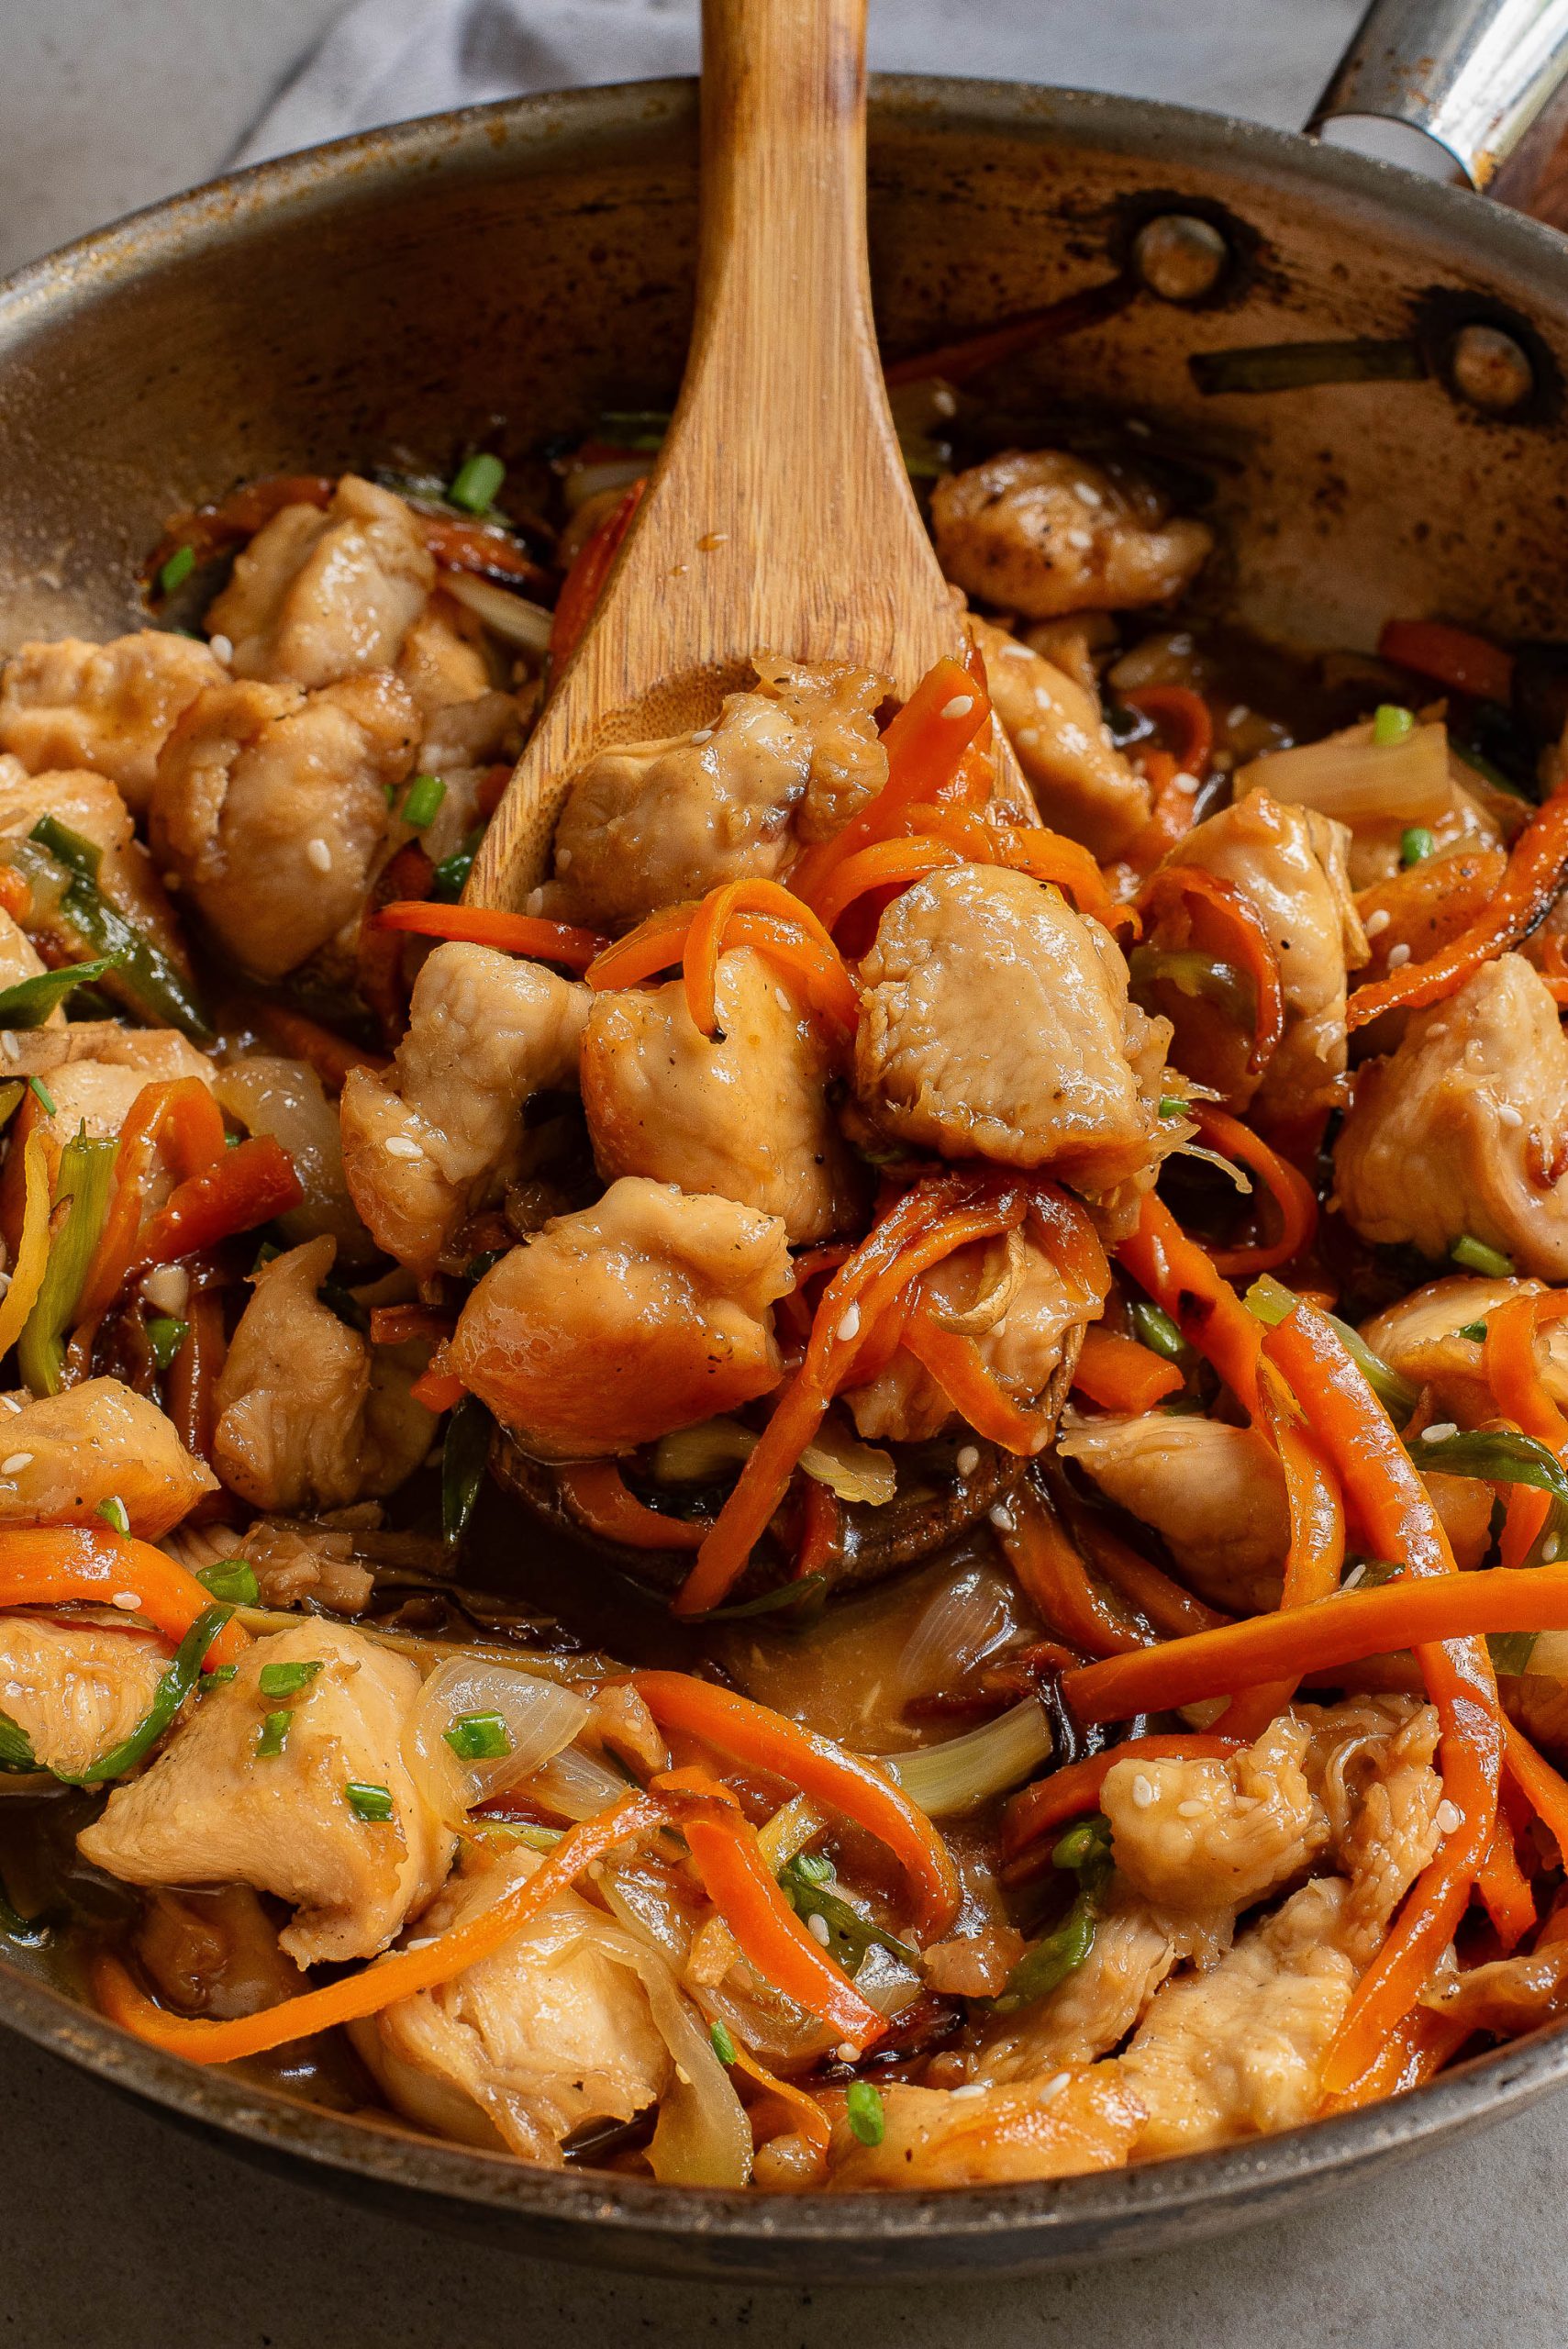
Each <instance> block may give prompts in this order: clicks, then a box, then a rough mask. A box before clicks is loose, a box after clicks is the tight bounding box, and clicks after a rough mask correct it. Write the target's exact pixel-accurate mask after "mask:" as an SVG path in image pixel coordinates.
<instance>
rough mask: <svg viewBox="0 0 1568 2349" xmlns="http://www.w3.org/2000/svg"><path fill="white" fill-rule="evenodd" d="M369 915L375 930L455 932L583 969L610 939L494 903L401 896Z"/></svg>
mask: <svg viewBox="0 0 1568 2349" xmlns="http://www.w3.org/2000/svg"><path fill="white" fill-rule="evenodd" d="M371 920H372V923H373V926H374V928H375V929H377V930H403V931H406V932H408V933H409V934H410V935H412V936H414V937H416V938H459V939H462V940H463V941H466V943H467V944H469V945H470V946H494V947H495V948H497V949H498V950H499V952H501V953H503V954H526V955H527V956H528V958H529V960H530V961H531V962H535V963H560V964H561V966H562V969H563V970H567V971H585V970H586V969H587V967H588V965H589V963H591V962H592V961H593V960H594V958H595V955H597V954H603V953H604V952H605V951H606V948H607V946H608V945H609V942H610V941H609V940H608V939H607V938H601V937H599V936H598V935H597V933H596V932H595V931H594V930H579V929H577V928H575V927H574V925H573V924H572V923H571V922H564V921H545V920H543V919H542V918H539V917H538V916H536V915H533V914H508V913H502V912H500V911H498V909H497V908H496V907H494V906H443V905H437V904H433V903H430V902H428V901H426V900H418V901H414V900H410V899H407V898H405V899H402V900H400V901H399V902H397V903H395V904H393V905H390V906H383V907H381V909H380V911H379V912H378V913H375V914H373V915H372V917H371Z"/></svg>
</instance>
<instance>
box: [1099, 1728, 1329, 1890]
mask: <svg viewBox="0 0 1568 2349" xmlns="http://www.w3.org/2000/svg"><path fill="white" fill-rule="evenodd" d="M1307 1743H1308V1732H1307V1729H1306V1727H1305V1725H1304V1724H1302V1723H1301V1722H1299V1721H1295V1720H1291V1719H1290V1717H1289V1716H1288V1715H1286V1716H1285V1717H1284V1718H1283V1719H1282V1720H1276V1721H1274V1722H1273V1723H1272V1724H1271V1725H1270V1727H1269V1728H1268V1729H1267V1730H1265V1731H1264V1732H1263V1734H1262V1737H1260V1738H1259V1739H1258V1741H1257V1742H1256V1743H1255V1744H1253V1745H1250V1746H1248V1747H1246V1748H1244V1750H1243V1751H1242V1752H1240V1753H1235V1754H1231V1755H1229V1757H1228V1758H1227V1759H1226V1760H1224V1761H1184V1762H1182V1761H1137V1760H1132V1761H1127V1762H1117V1763H1114V1764H1113V1765H1112V1766H1111V1768H1110V1769H1109V1770H1108V1771H1107V1772H1106V1780H1105V1785H1104V1786H1103V1787H1102V1788H1101V1791H1100V1809H1102V1810H1103V1811H1104V1813H1105V1815H1106V1818H1107V1819H1108V1820H1109V1821H1110V1825H1111V1848H1112V1851H1113V1853H1114V1854H1115V1857H1116V1864H1117V1866H1118V1868H1119V1869H1120V1871H1121V1873H1122V1875H1123V1876H1125V1877H1126V1878H1127V1880H1128V1882H1129V1884H1130V1885H1131V1886H1132V1887H1133V1889H1134V1891H1135V1892H1140V1893H1141V1894H1142V1895H1143V1897H1144V1898H1145V1899H1146V1900H1149V1901H1151V1902H1153V1903H1155V1904H1156V1905H1158V1906H1162V1907H1164V1908H1167V1909H1169V1908H1177V1909H1229V1911H1230V1913H1231V1914H1232V1915H1234V1914H1235V1913H1236V1912H1237V1911H1238V1910H1239V1909H1247V1908H1251V1905H1252V1903H1253V1902H1254V1901H1257V1900H1262V1899H1263V1898H1266V1896H1267V1895H1268V1894H1269V1893H1271V1892H1273V1891H1275V1890H1277V1888H1278V1887H1279V1886H1281V1885H1282V1884H1288V1883H1289V1881H1290V1879H1291V1877H1292V1876H1299V1875H1300V1874H1301V1873H1302V1871H1303V1870H1304V1869H1305V1868H1306V1867H1307V1865H1308V1863H1309V1862H1310V1861H1312V1860H1314V1859H1316V1858H1317V1856H1318V1854H1319V1853H1320V1852H1321V1851H1322V1850H1323V1849H1324V1847H1325V1846H1326V1844H1327V1843H1328V1841H1329V1820H1328V1815H1327V1813H1326V1812H1325V1810H1324V1809H1323V1807H1322V1805H1321V1804H1320V1803H1319V1802H1318V1800H1317V1799H1316V1798H1315V1797H1314V1795H1313V1792H1312V1789H1311V1787H1309V1785H1308V1784H1307V1776H1306V1773H1305V1771H1304V1769H1303V1767H1302V1765H1303V1761H1304V1759H1305V1757H1306V1754H1307Z"/></svg>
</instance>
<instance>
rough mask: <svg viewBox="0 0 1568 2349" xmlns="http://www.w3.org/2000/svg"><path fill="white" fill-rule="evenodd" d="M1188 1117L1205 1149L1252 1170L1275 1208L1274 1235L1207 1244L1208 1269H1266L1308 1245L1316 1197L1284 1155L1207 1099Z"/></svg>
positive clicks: (1233, 1272) (1313, 1233)
mask: <svg viewBox="0 0 1568 2349" xmlns="http://www.w3.org/2000/svg"><path fill="white" fill-rule="evenodd" d="M1191 1115H1192V1116H1193V1117H1194V1118H1195V1120H1196V1122H1197V1129H1198V1131H1199V1133H1201V1134H1202V1136H1203V1139H1204V1141H1205V1142H1206V1143H1207V1146H1208V1148H1209V1149H1210V1150H1217V1151H1218V1152H1219V1154H1220V1156H1221V1157H1222V1158H1229V1159H1233V1160H1234V1161H1235V1162H1236V1163H1237V1164H1239V1165H1240V1166H1244V1167H1246V1168H1247V1169H1248V1170H1249V1172H1250V1173H1251V1174H1253V1175H1256V1176H1257V1177H1258V1180H1259V1181H1260V1182H1261V1183H1262V1185H1263V1186H1264V1187H1265V1188H1266V1189H1267V1191H1268V1193H1269V1196H1270V1197H1271V1198H1272V1199H1273V1203H1274V1205H1275V1207H1276V1208H1278V1210H1279V1219H1280V1230H1279V1234H1278V1237H1277V1238H1276V1239H1273V1240H1270V1241H1260V1242H1258V1243H1256V1244H1254V1245H1252V1246H1250V1247H1245V1248H1211V1249H1210V1250H1209V1254H1210V1255H1211V1256H1212V1257H1213V1259H1214V1269H1215V1271H1216V1272H1217V1273H1223V1274H1224V1275H1226V1277H1227V1278H1228V1279H1234V1278H1239V1277H1240V1276H1241V1275H1246V1274H1252V1273H1272V1272H1273V1271H1274V1270H1275V1269H1276V1268H1277V1267H1278V1266H1279V1265H1281V1264H1289V1263H1290V1261H1291V1259H1292V1258H1293V1257H1295V1256H1299V1255H1301V1254H1303V1253H1304V1252H1305V1251H1306V1250H1307V1249H1308V1248H1310V1247H1311V1245H1312V1242H1313V1241H1314V1240H1315V1239H1316V1238H1317V1235H1318V1195H1317V1193H1316V1192H1315V1191H1314V1189H1313V1187H1312V1186H1311V1184H1310V1183H1309V1182H1308V1181H1307V1177H1306V1175H1302V1174H1299V1173H1298V1172H1297V1171H1296V1168H1295V1167H1294V1166H1293V1165H1292V1164H1291V1163H1290V1162H1289V1160H1288V1159H1284V1158H1282V1157H1281V1156H1280V1154H1279V1152H1278V1151H1277V1150H1271V1149H1270V1148H1269V1145H1268V1143H1267V1142H1266V1141H1262V1140H1260V1138H1259V1136H1258V1135H1256V1134H1255V1133H1253V1131H1252V1130H1251V1127H1250V1126H1244V1125H1243V1124H1242V1123H1241V1120H1240V1118H1232V1117H1231V1116H1229V1113H1228V1112H1227V1111H1226V1110H1224V1109H1217V1108H1214V1107H1213V1106H1212V1104H1211V1103H1209V1102H1207V1101H1195V1102H1194V1103H1193V1104H1192V1108H1191Z"/></svg>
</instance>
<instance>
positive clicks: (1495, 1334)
mask: <svg viewBox="0 0 1568 2349" xmlns="http://www.w3.org/2000/svg"><path fill="white" fill-rule="evenodd" d="M1564 1313H1568V1291H1559V1292H1558V1293H1557V1294H1556V1295H1555V1296H1548V1295H1546V1294H1545V1293H1543V1292H1541V1291H1539V1290H1538V1291H1533V1292H1530V1293H1529V1294H1526V1295H1524V1296H1520V1297H1508V1298H1507V1300H1506V1301H1505V1302H1504V1303H1503V1304H1502V1305H1500V1306H1498V1307H1497V1308H1496V1309H1495V1310H1494V1311H1493V1312H1491V1313H1489V1314H1488V1315H1487V1317H1486V1340H1485V1346H1484V1347H1483V1349H1482V1355H1481V1366H1482V1369H1483V1371H1484V1372H1485V1378H1486V1383H1487V1385H1488V1386H1490V1387H1491V1389H1492V1399H1493V1401H1494V1402H1495V1403H1496V1406H1497V1409H1498V1413H1499V1415H1500V1416H1501V1417H1502V1418H1504V1419H1512V1421H1513V1422H1514V1425H1515V1426H1516V1427H1517V1428H1518V1429H1520V1430H1521V1431H1523V1433H1524V1434H1526V1435H1529V1436H1533V1437H1534V1438H1535V1440H1536V1442H1538V1443H1544V1444H1545V1445H1546V1447H1547V1449H1548V1451H1549V1452H1551V1453H1554V1454H1555V1455H1556V1457H1557V1458H1558V1459H1559V1460H1561V1459H1562V1457H1563V1453H1564V1450H1565V1449H1568V1419H1564V1418H1563V1416H1562V1412H1561V1411H1560V1410H1559V1409H1558V1408H1557V1405H1556V1404H1555V1403H1554V1402H1553V1401H1552V1399H1551V1395H1550V1394H1549V1393H1548V1392H1547V1387H1546V1382H1545V1381H1544V1379H1543V1378H1542V1377H1541V1375H1540V1369H1539V1367H1538V1366H1537V1363H1536V1358H1535V1341H1536V1330H1537V1327H1538V1325H1539V1323H1540V1321H1541V1320H1542V1319H1546V1320H1551V1321H1555V1320H1558V1319H1561V1318H1562V1315H1563V1314H1564ZM1550 1508H1551V1495H1550V1493H1538V1492H1532V1491H1531V1490H1530V1488H1529V1486H1527V1485H1516V1486H1514V1488H1513V1490H1512V1492H1510V1493H1509V1495H1508V1496H1507V1521H1506V1523H1505V1525H1504V1528H1503V1538H1502V1542H1501V1543H1500V1544H1499V1550H1498V1558H1499V1563H1500V1564H1503V1565H1505V1566H1517V1565H1519V1564H1522V1563H1523V1561H1524V1559H1525V1558H1526V1557H1527V1556H1528V1555H1529V1551H1530V1549H1531V1547H1532V1545H1533V1544H1534V1542H1535V1539H1536V1536H1537V1535H1538V1534H1539V1533H1540V1530H1541V1527H1542V1526H1543V1525H1544V1524H1545V1522H1546V1518H1547V1512H1548V1510H1549V1509H1550Z"/></svg>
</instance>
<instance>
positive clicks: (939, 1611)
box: [895, 1565, 1013, 1699]
mask: <svg viewBox="0 0 1568 2349" xmlns="http://www.w3.org/2000/svg"><path fill="white" fill-rule="evenodd" d="M1012 1628H1013V1614H1012V1609H1011V1607H1010V1606H1009V1605H1008V1599H1007V1586H1006V1582H1005V1581H1004V1579H1003V1577H1002V1576H1001V1575H999V1574H998V1573H997V1572H996V1570H995V1567H994V1566H989V1565H973V1566H965V1567H964V1569H963V1570H962V1573H961V1574H957V1575H954V1576H953V1578H952V1580H951V1582H948V1583H944V1584H943V1585H942V1586H941V1588H940V1590H938V1591H936V1592H935V1593H934V1594H933V1596H932V1598H931V1599H930V1601H929V1605H927V1606H926V1607H924V1608H923V1609H921V1611H920V1614H919V1616H918V1617H917V1620H916V1623H915V1628H914V1630H913V1631H911V1632H910V1634H909V1637H908V1639H907V1640H906V1642H905V1643H904V1651H903V1653H902V1654H901V1655H900V1656H899V1659H898V1662H897V1664H896V1666H895V1675H896V1679H897V1684H898V1687H899V1688H900V1690H901V1691H902V1692H903V1694H904V1696H905V1698H906V1699H907V1698H910V1697H924V1696H927V1695H929V1693H930V1691H931V1690H932V1689H933V1688H940V1687H947V1686H949V1685H951V1682H953V1681H954V1680H956V1679H958V1678H959V1677H960V1676H961V1675H962V1674H963V1673H965V1672H967V1671H969V1670H970V1668H971V1666H972V1665H973V1664H978V1663H979V1662H980V1659H981V1657H982V1656H985V1655H989V1654H990V1653H991V1651H992V1649H993V1648H995V1647H997V1646H999V1645H1000V1644H1001V1642H1003V1641H1004V1640H1005V1639H1006V1637H1007V1634H1008V1632H1009V1631H1011V1630H1012Z"/></svg>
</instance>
